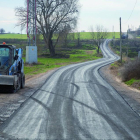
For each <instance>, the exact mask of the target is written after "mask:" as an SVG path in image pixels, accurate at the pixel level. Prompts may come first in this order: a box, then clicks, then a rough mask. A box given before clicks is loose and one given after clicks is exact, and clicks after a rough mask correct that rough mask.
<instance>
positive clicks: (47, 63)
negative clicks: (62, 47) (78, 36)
mask: <svg viewBox="0 0 140 140" xmlns="http://www.w3.org/2000/svg"><path fill="white" fill-rule="evenodd" d="M75 52H76V54H75ZM101 57H102V55H101V54H100V55H99V54H97V53H96V50H76V51H73V53H72V54H69V58H47V57H39V58H38V63H37V64H32V65H29V64H26V63H25V66H24V73H25V75H35V74H39V73H44V72H47V71H49V70H51V69H54V68H58V67H62V66H66V65H69V64H73V63H79V62H85V61H90V60H95V59H99V58H101ZM23 59H24V62H25V58H23Z"/></svg>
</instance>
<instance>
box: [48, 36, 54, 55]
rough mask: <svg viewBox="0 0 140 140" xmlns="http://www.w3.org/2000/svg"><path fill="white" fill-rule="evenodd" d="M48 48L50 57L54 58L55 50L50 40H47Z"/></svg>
mask: <svg viewBox="0 0 140 140" xmlns="http://www.w3.org/2000/svg"><path fill="white" fill-rule="evenodd" d="M48 46H49V51H50V55H51V56H52V57H54V56H55V48H54V46H53V42H52V39H51V38H50V39H49V42H48Z"/></svg>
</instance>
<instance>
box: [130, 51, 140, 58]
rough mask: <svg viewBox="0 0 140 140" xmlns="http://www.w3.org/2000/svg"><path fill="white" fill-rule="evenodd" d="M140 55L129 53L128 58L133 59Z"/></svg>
mask: <svg viewBox="0 0 140 140" xmlns="http://www.w3.org/2000/svg"><path fill="white" fill-rule="evenodd" d="M137 56H138V53H137V52H130V53H128V57H130V58H133V57H137Z"/></svg>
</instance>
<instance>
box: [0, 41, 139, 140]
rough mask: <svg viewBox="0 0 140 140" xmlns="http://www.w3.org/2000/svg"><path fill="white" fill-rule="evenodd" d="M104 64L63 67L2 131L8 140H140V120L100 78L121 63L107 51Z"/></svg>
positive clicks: (100, 61)
mask: <svg viewBox="0 0 140 140" xmlns="http://www.w3.org/2000/svg"><path fill="white" fill-rule="evenodd" d="M107 45H108V40H106V41H105V43H104V44H103V45H102V46H101V49H102V52H103V55H104V58H102V59H99V60H94V61H89V62H85V63H79V64H73V65H69V66H65V67H62V68H60V69H58V70H57V71H56V72H55V73H53V74H52V75H51V76H50V77H49V78H48V79H47V80H46V82H45V84H44V85H43V86H42V87H41V88H39V89H38V90H37V91H36V92H35V93H34V94H33V95H32V96H31V97H30V98H29V99H28V100H27V101H26V102H25V103H24V104H22V106H21V107H20V108H19V109H18V110H17V111H16V112H15V113H14V114H13V115H12V116H11V117H10V118H9V119H8V120H7V121H6V122H5V123H4V124H3V125H2V126H1V127H0V132H1V133H0V134H1V137H3V138H4V139H6V138H7V139H8V138H11V139H29V140H96V139H104V140H107V139H111V140H112V139H113V140H120V139H126V140H128V139H134V140H139V139H140V117H139V116H138V115H137V114H136V113H135V112H134V111H133V110H132V109H131V108H130V106H129V105H128V104H127V103H126V102H125V101H124V100H123V98H122V97H121V96H120V95H119V94H118V93H117V92H116V90H115V89H114V88H112V87H111V86H110V85H109V84H108V83H107V82H106V81H104V79H103V78H102V77H101V76H100V74H99V72H98V70H99V69H100V68H101V67H103V66H105V65H107V64H109V63H111V62H114V61H116V60H118V59H119V57H118V56H116V55H114V54H113V53H112V52H111V51H110V50H109V49H108V47H107Z"/></svg>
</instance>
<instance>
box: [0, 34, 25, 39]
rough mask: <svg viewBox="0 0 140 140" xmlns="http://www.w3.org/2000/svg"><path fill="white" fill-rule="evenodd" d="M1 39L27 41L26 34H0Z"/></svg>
mask: <svg viewBox="0 0 140 140" xmlns="http://www.w3.org/2000/svg"><path fill="white" fill-rule="evenodd" d="M0 38H1V39H27V35H26V34H0Z"/></svg>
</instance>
